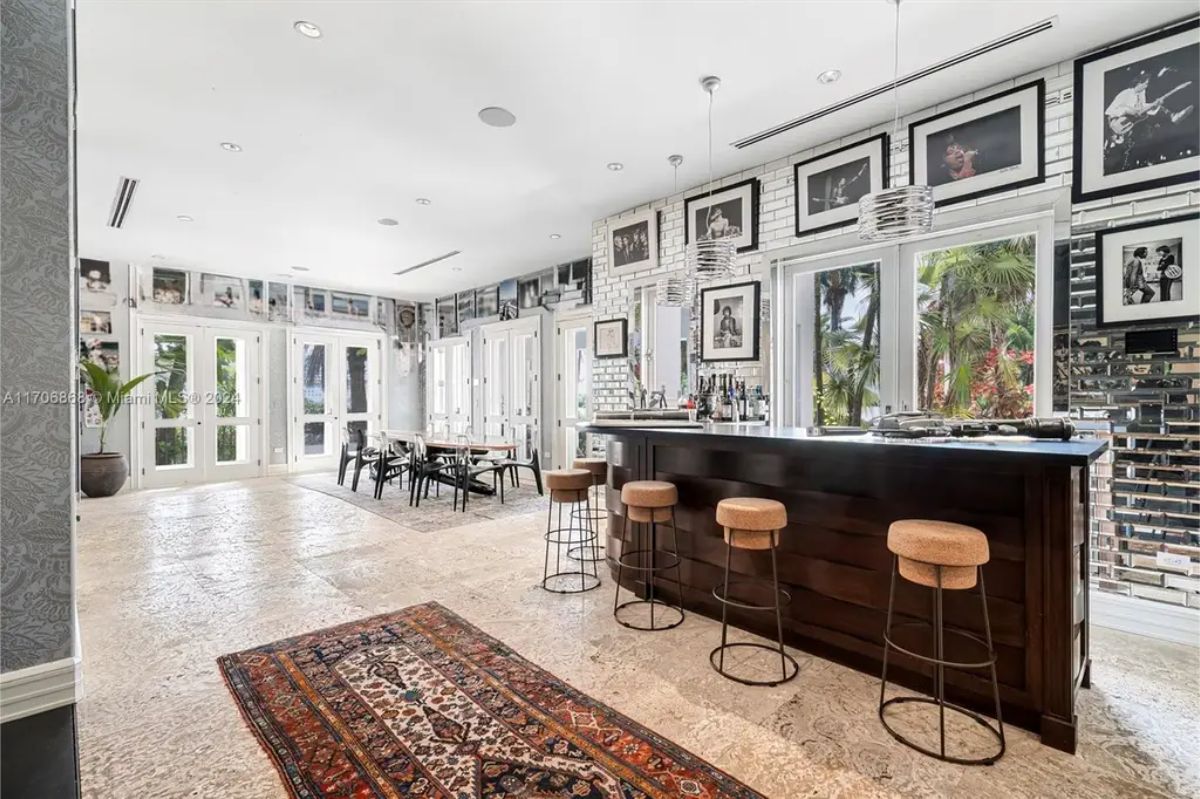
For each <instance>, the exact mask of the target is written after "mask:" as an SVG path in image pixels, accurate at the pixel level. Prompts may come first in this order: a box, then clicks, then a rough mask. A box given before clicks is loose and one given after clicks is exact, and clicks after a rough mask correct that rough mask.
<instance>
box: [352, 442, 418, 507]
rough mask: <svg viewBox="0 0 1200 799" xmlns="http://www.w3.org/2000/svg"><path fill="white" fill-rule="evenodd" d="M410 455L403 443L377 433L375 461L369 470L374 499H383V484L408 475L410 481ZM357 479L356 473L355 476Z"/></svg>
mask: <svg viewBox="0 0 1200 799" xmlns="http://www.w3.org/2000/svg"><path fill="white" fill-rule="evenodd" d="M411 469H412V456H411V453H410V452H409V451H408V450H406V449H405V447H404V444H403V443H402V442H400V441H395V440H393V439H390V438H388V435H387V433H383V432H381V433H380V434H379V449H378V451H377V452H376V454H375V462H374V464H373V465H372V466H371V471H372V472H373V474H374V477H375V499H383V485H384V483H388V482H391V481H392V480H395V479H396V478H397V477H403V476H404V475H405V474H408V475H409V482H410V483H411V481H412V475H411ZM355 479H356V480H357V475H356V476H355Z"/></svg>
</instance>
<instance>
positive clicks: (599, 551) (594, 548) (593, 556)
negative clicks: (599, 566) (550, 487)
mask: <svg viewBox="0 0 1200 799" xmlns="http://www.w3.org/2000/svg"><path fill="white" fill-rule="evenodd" d="M599 485H600V484H599V483H597V482H595V479H593V481H592V503H591V506H590V507H588V508H574V509H572V510H571V519H572V520H575V519H580V520H581V521H586V522H587V526H588V529H590V530H595V531H596V539H597V541H598V540H599V537H600V523H601V522H603V521H605V520H606V519H607V518H608V511H607V510H604V509H603V508H601V507H600V490H599V488H598V486H599ZM567 557H568V558H571V559H572V560H577V561H580V562H581V563H602V562H603V561H604V560H606V556H605V553H604V547H602V546H601V545H600V544H599V543H597V542H596V541H593V542H592V543H591V544H588V545H586V546H577V547H571V548H570V549H568V550H567Z"/></svg>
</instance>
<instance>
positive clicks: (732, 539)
mask: <svg viewBox="0 0 1200 799" xmlns="http://www.w3.org/2000/svg"><path fill="white" fill-rule="evenodd" d="M787 523H788V520H787V508H785V507H784V506H783V503H782V502H777V501H776V500H773V499H762V498H759V497H730V498H728V499H723V500H721V501H720V502H718V503H717V524H719V525H721V526H722V527H724V528H725V544H726V548H725V580H724V582H723V583H722V584H721V585H717V586H714V587H713V590H712V593H713V596H714V597H716V598H717V601H718V602H720V603H721V645H720V646H718V647H716V648H715V649H713V651H712V652H709V653H708V661H709V663H711V664H712V667H713V668H714V669H716V670H717V673H718V674H720V675H721V676H722V677H727V678H728V679H730V680H734V681H736V682H740V683H742V684H743V685H779V684H780V683H785V682H787V681H788V680H791V679H793V678H794V677H795V676H796V674H798V673H799V671H800V665H799V664H798V663H796V659H795V658H793V657H792V656H791V655H789V654H788V653H787V652H786V651H784V648H783V615H782V610H781V609H782V608H783V606H784V605H787V604H788V603H789V602H791V601H792V595H791V594H789V593H788V592H787V591H784V590H781V589H780V587H779V570H778V569H777V568H776V565H775V549H776V547H778V546H779V531H780V530H782V529H783V528H785V527H787ZM735 549H742V550H759V551H762V550H770V552H771V585H770V589H771V596H772V601H771V602H770V603H769V604H756V603H753V602H749V601H745V600H742V599H737V598H734V597H731V596H730V594H729V587H730V586H754V587H759V588H761V587H762V585H763V581H762V580H733V581H731V580H730V579H729V566H730V560H731V559H732V556H733V550H735ZM730 605H732V606H734V607H736V608H742V609H743V610H762V611H774V612H775V633H776V636H777V637H776V642H777V644H778V646H777V647H774V646H767V645H766V644H760V643H757V642H751V641H746V642H738V643H732V644H731V643H729V621H728V618H727V616H728V611H729V606H730ZM729 649H765V650H767V651H768V652H772V653H774V652H776V651H778V653H779V678H778V679H774V678H768V679H751V678H748V677H739V676H738V675H736V674H730V673H729V672H728V671H726V670H725V652H726V650H729Z"/></svg>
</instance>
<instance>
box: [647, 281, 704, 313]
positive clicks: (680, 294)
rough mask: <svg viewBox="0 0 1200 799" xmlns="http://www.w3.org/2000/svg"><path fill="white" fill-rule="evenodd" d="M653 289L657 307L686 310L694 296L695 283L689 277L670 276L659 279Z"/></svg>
mask: <svg viewBox="0 0 1200 799" xmlns="http://www.w3.org/2000/svg"><path fill="white" fill-rule="evenodd" d="M655 289H656V293H657V295H658V304H659V305H666V306H668V307H673V308H688V307H691V304H692V300H693V299H694V298H695V296H696V281H695V280H694V279H693V278H692V277H691V276H690V275H670V276H668V277H664V278H660V279H659V281H658V283H657V284H656V286H655Z"/></svg>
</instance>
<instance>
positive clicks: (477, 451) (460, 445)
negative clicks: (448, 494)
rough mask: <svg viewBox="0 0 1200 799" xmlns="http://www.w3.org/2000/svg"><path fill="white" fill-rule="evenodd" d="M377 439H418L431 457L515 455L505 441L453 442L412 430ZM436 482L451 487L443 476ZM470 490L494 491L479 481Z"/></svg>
mask: <svg viewBox="0 0 1200 799" xmlns="http://www.w3.org/2000/svg"><path fill="white" fill-rule="evenodd" d="M377 437H380V438H384V437H386V439H387V440H388V441H401V442H403V443H405V444H411V443H413V442H414V441H416V440H417V439H418V438H420V439H422V440H423V441H424V442H425V450H426V452H427V453H428V454H429V455H430V456H432V457H438V456H442V455H451V454H457V453H459V452H461V451H462V450H464V449H467V450H470V452H471V454H472V455H479V456H488V455H496V454H505V455H509V456H511V455H515V454H516V451H517V445H516V444H513V443H510V442H506V441H470V440H467V441H453V440H450V439H444V438H436V437H430V436H429V434H428V433H422V432H419V431H413V430H384V431H382V434H377ZM437 480H438V482H440V483H442V484H443V485H453V482H452V481H451V480H450V479H449V478H448V477H447V476H445V475H441V474H439V475H437ZM470 490H471V491H472V492H474V493H476V494H483V495H486V496H492V495H493V494H495V493H496V490H495V489H494V488H492V486H490V485H488V484H486V483H484V482H482V481H479V480H474V479H473V480H471V482H470Z"/></svg>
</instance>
